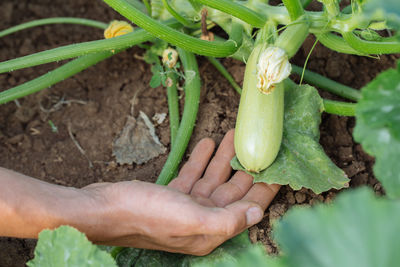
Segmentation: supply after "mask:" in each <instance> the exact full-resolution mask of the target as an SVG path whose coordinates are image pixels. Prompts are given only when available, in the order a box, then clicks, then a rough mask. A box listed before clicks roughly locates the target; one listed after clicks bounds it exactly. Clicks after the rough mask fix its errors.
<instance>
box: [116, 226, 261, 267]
mask: <svg viewBox="0 0 400 267" xmlns="http://www.w3.org/2000/svg"><path fill="white" fill-rule="evenodd" d="M253 246H254V245H253V244H251V242H250V240H249V238H248V232H247V231H244V232H243V233H242V234H240V235H238V236H236V237H234V238H232V239H231V240H228V241H226V242H225V243H224V244H222V245H221V246H219V247H218V248H216V249H215V250H214V251H213V252H212V253H210V254H209V255H207V256H203V257H196V256H190V255H182V254H175V253H168V252H162V251H155V250H141V249H135V248H125V249H123V250H122V251H121V252H120V253H119V254H118V255H117V257H116V261H117V264H118V266H120V267H124V266H135V267H141V266H143V267H144V266H146V267H149V266H151V267H161V266H162V267H168V266H171V267H176V266H177V267H178V266H198V267H200V266H220V264H224V263H225V262H231V263H232V262H236V256H237V255H239V254H241V253H245V252H246V251H248V250H250V249H251V248H252V247H253Z"/></svg>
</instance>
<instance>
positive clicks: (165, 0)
mask: <svg viewBox="0 0 400 267" xmlns="http://www.w3.org/2000/svg"><path fill="white" fill-rule="evenodd" d="M162 2H163V4H164V7H165V8H166V9H167V10H168V12H169V13H170V14H171V15H172V16H173V17H174V18H175V19H176V20H177V21H179V22H180V23H181V24H182V25H183V26H186V27H189V28H198V27H199V26H200V25H199V24H197V25H196V24H194V23H193V22H191V21H189V20H187V19H186V18H184V17H183V16H181V14H179V13H178V12H176V11H175V9H173V8H172V7H171V5H170V4H169V3H168V0H162Z"/></svg>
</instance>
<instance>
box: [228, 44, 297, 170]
mask: <svg viewBox="0 0 400 267" xmlns="http://www.w3.org/2000/svg"><path fill="white" fill-rule="evenodd" d="M267 47H268V44H259V45H256V47H255V48H254V49H253V52H252V53H251V55H250V57H249V60H248V62H247V66H246V71H245V74H244V83H243V91H242V95H241V98H240V104H239V111H238V116H237V120H236V129H235V141H234V144H235V152H236V156H237V158H238V160H239V162H240V163H241V164H242V166H243V167H244V168H246V170H248V171H250V172H255V173H258V172H260V171H262V170H264V169H265V168H267V167H268V166H269V165H270V164H272V162H273V161H274V160H275V158H276V156H277V154H278V152H279V148H280V145H281V142H282V133H283V115H284V86H283V83H282V82H280V81H279V82H278V83H275V84H274V85H273V86H272V87H273V89H272V90H268V92H266V93H267V94H265V93H262V92H261V91H260V89H259V88H258V87H257V86H258V84H259V79H258V71H259V70H258V67H257V65H258V64H259V63H258V62H259V60H260V57H262V56H263V52H264V50H265V49H267ZM269 48H271V47H269ZM275 48H276V47H275ZM275 48H274V49H275ZM276 49H279V48H276ZM286 60H287V56H286ZM287 64H288V65H287ZM267 65H268V64H267ZM270 65H271V64H270ZM281 67H282V68H286V71H288V73H290V64H289V63H288V62H286V63H283V64H282V65H280V66H279V67H276V66H275V69H277V70H279V71H282V68H281ZM287 68H288V70H287ZM287 75H289V74H287ZM287 75H286V77H287ZM286 77H284V78H286ZM281 78H282V79H284V78H283V77H281ZM264 91H265V90H264Z"/></svg>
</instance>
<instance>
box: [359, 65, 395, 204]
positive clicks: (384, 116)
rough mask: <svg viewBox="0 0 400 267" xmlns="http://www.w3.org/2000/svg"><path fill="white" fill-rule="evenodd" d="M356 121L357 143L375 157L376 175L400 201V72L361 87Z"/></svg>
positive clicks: (389, 71) (380, 77)
mask: <svg viewBox="0 0 400 267" xmlns="http://www.w3.org/2000/svg"><path fill="white" fill-rule="evenodd" d="M399 63H400V62H399ZM356 118H357V120H356V127H355V129H354V133H353V134H354V138H355V140H356V141H357V142H360V143H361V144H362V146H363V148H364V149H365V151H366V152H367V153H369V154H371V155H373V156H375V157H376V162H375V166H374V173H375V176H376V178H378V179H379V181H381V182H382V185H383V187H384V188H385V190H386V193H387V195H388V196H390V197H397V198H399V197H400V164H399V162H398V161H399V158H400V69H397V70H395V69H390V70H387V71H385V72H383V73H381V74H380V75H378V77H376V78H375V79H374V80H373V81H372V82H370V83H369V84H368V85H366V86H365V87H364V88H362V98H361V100H360V101H359V102H358V104H357V107H356Z"/></svg>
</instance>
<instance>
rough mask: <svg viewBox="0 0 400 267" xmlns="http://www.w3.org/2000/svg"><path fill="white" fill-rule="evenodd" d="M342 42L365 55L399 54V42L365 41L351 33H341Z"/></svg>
mask: <svg viewBox="0 0 400 267" xmlns="http://www.w3.org/2000/svg"><path fill="white" fill-rule="evenodd" d="M342 35H343V38H344V40H345V41H346V42H347V43H348V44H349V45H350V46H351V47H353V48H354V49H355V50H357V51H360V52H362V53H365V54H377V55H380V54H396V53H400V42H385V41H383V42H382V41H381V42H379V41H365V40H362V39H360V38H358V37H357V36H356V35H355V34H354V33H353V32H344V33H342Z"/></svg>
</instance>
